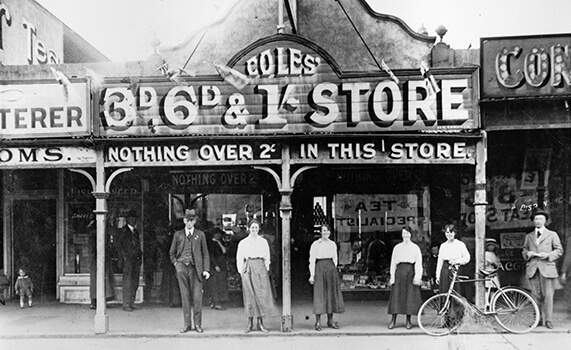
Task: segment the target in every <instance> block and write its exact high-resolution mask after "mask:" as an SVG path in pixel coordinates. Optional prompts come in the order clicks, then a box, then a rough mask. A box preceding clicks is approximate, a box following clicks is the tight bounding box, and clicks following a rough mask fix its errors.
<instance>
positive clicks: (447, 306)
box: [417, 265, 540, 336]
mask: <svg viewBox="0 0 571 350" xmlns="http://www.w3.org/2000/svg"><path fill="white" fill-rule="evenodd" d="M449 268H450V270H451V271H452V280H451V282H450V287H449V288H448V292H447V293H440V294H436V295H434V296H432V297H430V298H428V299H427V300H426V301H425V302H424V303H423V304H422V306H421V307H420V309H419V311H418V316H417V320H418V325H419V327H420V329H422V331H424V332H425V333H426V334H429V335H433V336H442V335H446V334H449V333H451V332H453V331H455V330H456V329H457V328H458V327H460V325H461V324H462V322H463V320H464V314H465V312H466V311H467V308H470V309H471V310H473V311H475V313H476V314H478V315H479V316H483V317H490V316H494V317H495V319H496V321H497V322H498V324H499V325H500V326H501V327H502V328H504V329H505V330H507V331H508V332H511V333H518V334H522V333H528V332H531V331H532V330H533V329H534V328H535V327H537V325H538V324H539V318H540V313H539V307H538V306H537V303H536V301H535V299H534V298H533V297H532V296H531V295H530V294H529V293H528V292H526V291H524V290H522V289H520V288H517V287H510V286H507V287H503V288H500V287H499V286H498V285H496V283H495V282H494V280H493V277H494V276H495V275H496V273H497V270H495V271H486V270H480V275H481V276H483V277H484V278H476V279H470V278H469V277H467V276H459V275H458V267H457V266H453V265H451V266H450V267H449ZM481 281H484V282H485V281H491V282H492V284H493V287H492V286H488V287H486V296H487V298H486V306H485V307H484V309H483V310H480V309H479V308H477V307H476V306H475V305H473V304H472V303H470V302H469V301H468V300H466V298H464V297H463V296H461V295H460V294H459V293H458V292H456V291H455V290H454V285H455V284H456V283H469V282H481ZM492 288H496V289H497V290H496V292H495V293H493V294H491V289H492Z"/></svg>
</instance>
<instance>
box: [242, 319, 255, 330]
mask: <svg viewBox="0 0 571 350" xmlns="http://www.w3.org/2000/svg"><path fill="white" fill-rule="evenodd" d="M253 323H254V321H253V320H252V319H248V324H247V325H246V329H245V330H244V333H250V332H251V331H252V329H253V328H254V325H253Z"/></svg>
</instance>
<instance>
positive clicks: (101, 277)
mask: <svg viewBox="0 0 571 350" xmlns="http://www.w3.org/2000/svg"><path fill="white" fill-rule="evenodd" d="M105 187H106V186H105V168H104V167H103V150H102V149H101V148H98V149H97V150H96V163H95V191H94V192H93V196H94V197H95V210H94V211H93V212H94V213H95V220H96V223H97V245H96V246H97V249H96V252H97V253H96V255H97V277H96V279H97V310H96V311H95V322H94V323H95V324H94V330H95V333H98V334H101V333H107V332H108V331H109V316H107V313H106V309H107V304H106V300H105V227H106V225H105V221H106V220H105V219H106V216H107V198H109V193H108V192H107V191H106V189H105Z"/></svg>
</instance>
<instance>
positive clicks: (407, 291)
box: [388, 228, 422, 329]
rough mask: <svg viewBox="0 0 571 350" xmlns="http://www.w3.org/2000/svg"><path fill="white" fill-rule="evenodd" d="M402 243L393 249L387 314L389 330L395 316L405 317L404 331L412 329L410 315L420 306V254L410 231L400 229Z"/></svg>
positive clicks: (393, 323) (393, 324) (392, 326)
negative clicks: (390, 316) (389, 320)
mask: <svg viewBox="0 0 571 350" xmlns="http://www.w3.org/2000/svg"><path fill="white" fill-rule="evenodd" d="M401 234H402V240H403V241H402V242H401V243H399V244H397V245H396V246H395V247H394V249H393V255H392V257H391V267H390V273H391V277H390V283H391V285H392V287H391V295H390V297H389V309H388V313H389V314H391V315H392V319H391V322H390V323H389V329H393V328H394V327H395V323H396V321H397V315H398V314H401V315H403V314H404V315H406V329H411V328H412V323H411V322H410V315H416V314H417V313H418V309H419V308H420V305H421V304H422V299H421V296H420V284H421V279H422V253H421V252H420V248H419V247H418V246H417V245H416V244H414V243H413V242H412V241H411V240H410V238H411V232H410V230H407V229H405V228H403V229H402V233H401Z"/></svg>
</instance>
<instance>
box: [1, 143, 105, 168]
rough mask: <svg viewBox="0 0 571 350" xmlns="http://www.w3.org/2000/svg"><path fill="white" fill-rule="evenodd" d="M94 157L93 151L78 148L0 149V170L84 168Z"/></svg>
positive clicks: (91, 164) (90, 164) (89, 164)
mask: <svg viewBox="0 0 571 350" xmlns="http://www.w3.org/2000/svg"><path fill="white" fill-rule="evenodd" d="M95 157H96V156H95V150H94V149H90V148H80V147H45V148H44V147H39V148H30V147H19V148H16V147H14V148H0V168H3V169H4V168H36V167H42V168H44V167H58V168H61V167H79V166H81V167H85V166H93V165H95Z"/></svg>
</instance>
